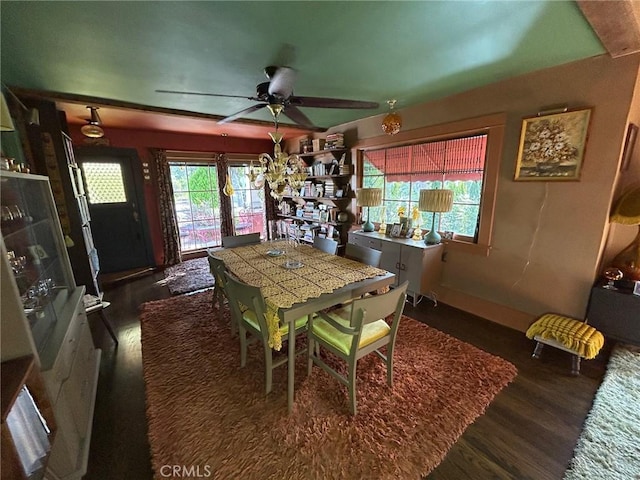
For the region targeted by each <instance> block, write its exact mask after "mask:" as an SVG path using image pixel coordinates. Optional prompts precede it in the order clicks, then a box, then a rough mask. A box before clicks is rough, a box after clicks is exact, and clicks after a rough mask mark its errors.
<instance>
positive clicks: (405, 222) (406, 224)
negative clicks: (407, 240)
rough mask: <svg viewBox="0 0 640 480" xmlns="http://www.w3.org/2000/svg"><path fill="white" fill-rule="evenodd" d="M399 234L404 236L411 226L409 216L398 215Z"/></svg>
mask: <svg viewBox="0 0 640 480" xmlns="http://www.w3.org/2000/svg"><path fill="white" fill-rule="evenodd" d="M400 227H401V228H400V236H401V237H406V236H407V232H408V231H409V228H411V220H410V219H409V217H400Z"/></svg>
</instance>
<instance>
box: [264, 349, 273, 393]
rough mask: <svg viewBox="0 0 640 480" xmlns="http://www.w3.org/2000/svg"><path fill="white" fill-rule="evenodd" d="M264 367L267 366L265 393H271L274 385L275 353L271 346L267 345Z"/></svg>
mask: <svg viewBox="0 0 640 480" xmlns="http://www.w3.org/2000/svg"><path fill="white" fill-rule="evenodd" d="M264 367H265V371H264V373H265V388H266V391H265V395H269V393H270V392H271V388H272V385H273V355H272V353H271V348H270V347H269V346H268V345H265V349H264Z"/></svg>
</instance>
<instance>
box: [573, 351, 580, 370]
mask: <svg viewBox="0 0 640 480" xmlns="http://www.w3.org/2000/svg"><path fill="white" fill-rule="evenodd" d="M571 375H580V356H579V355H572V356H571Z"/></svg>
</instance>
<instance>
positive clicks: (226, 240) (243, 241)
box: [222, 232, 260, 248]
mask: <svg viewBox="0 0 640 480" xmlns="http://www.w3.org/2000/svg"><path fill="white" fill-rule="evenodd" d="M256 243H260V233H258V232H255V233H246V234H244V235H229V236H226V237H222V246H223V247H225V248H232V247H239V246H241V245H253V244H256Z"/></svg>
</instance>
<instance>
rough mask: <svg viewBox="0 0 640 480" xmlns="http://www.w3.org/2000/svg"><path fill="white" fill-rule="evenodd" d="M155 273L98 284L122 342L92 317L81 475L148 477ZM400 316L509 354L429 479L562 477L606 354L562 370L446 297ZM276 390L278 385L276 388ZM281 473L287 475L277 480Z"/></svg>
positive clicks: (560, 355) (518, 337)
mask: <svg viewBox="0 0 640 480" xmlns="http://www.w3.org/2000/svg"><path fill="white" fill-rule="evenodd" d="M163 279H164V275H163V274H162V273H154V274H151V275H148V276H145V277H143V278H138V279H135V280H133V281H130V282H127V283H119V284H115V285H114V286H113V287H112V288H111V289H110V290H108V291H107V292H106V300H108V301H110V302H112V304H111V307H109V309H107V310H106V311H105V313H106V314H107V316H108V317H109V319H110V320H111V322H112V323H113V324H114V326H115V327H116V330H117V332H118V336H119V340H120V346H119V347H118V348H117V349H115V348H114V345H113V341H112V340H111V337H109V335H108V333H107V331H106V329H105V328H104V326H103V325H102V323H101V322H100V319H99V317H98V316H96V315H92V316H91V317H90V322H91V329H92V333H93V335H94V340H95V342H96V345H97V346H98V347H99V348H102V352H103V353H102V365H101V368H100V378H99V384H98V394H97V397H98V398H97V401H96V409H95V416H94V423H93V435H92V438H91V450H90V455H89V469H88V472H87V475H86V476H85V478H86V479H90V480H100V479H125V478H126V479H134V480H145V479H151V478H152V477H153V474H152V470H151V462H150V457H149V443H148V441H147V423H146V416H145V395H144V383H143V379H142V354H141V346H140V325H139V322H138V308H139V306H140V305H141V304H142V303H144V302H146V301H149V300H157V299H161V298H167V297H169V293H168V290H167V287H166V286H163V285H162V284H160V283H158V282H160V281H161V280H163ZM405 314H407V315H409V316H411V317H413V318H416V319H418V320H421V321H424V322H425V323H427V324H429V325H431V326H433V327H435V328H438V329H439V330H441V331H444V332H446V333H448V334H450V335H453V336H455V337H457V338H459V339H461V340H463V341H466V342H468V343H471V344H473V345H476V346H477V347H479V348H482V349H483V350H485V351H487V352H490V353H492V354H495V355H498V356H500V357H502V358H505V359H507V360H509V361H510V362H512V363H513V364H514V365H515V366H516V367H517V368H518V376H517V377H516V379H515V381H514V382H513V383H512V384H510V385H509V386H508V387H506V388H505V389H504V390H503V391H502V392H501V393H500V394H499V395H498V396H497V397H496V398H495V399H494V401H493V403H491V405H490V406H489V408H488V410H487V412H486V413H485V415H483V416H481V417H480V418H479V419H478V420H477V421H476V422H475V423H474V424H472V425H471V426H470V427H469V428H468V429H467V430H466V431H465V433H464V435H463V436H462V437H461V438H460V439H459V440H458V442H457V443H456V444H455V445H454V446H453V448H452V449H451V450H450V451H449V453H448V455H447V457H446V458H445V460H444V461H443V462H442V463H441V464H440V465H439V466H438V467H437V468H436V470H434V471H433V472H432V473H431V475H429V477H428V478H429V479H448V480H460V479H474V480H483V479H518V480H525V479H531V480H546V479H548V480H558V479H561V478H562V476H563V473H564V471H565V469H566V466H567V464H568V462H569V460H570V459H571V457H572V452H573V448H574V445H575V443H576V440H577V438H578V436H579V434H580V431H581V428H582V424H583V422H584V419H585V418H586V415H587V413H588V412H589V410H590V408H591V404H592V401H593V397H594V394H595V392H596V390H597V388H598V386H599V384H600V382H601V380H602V376H603V374H604V371H605V369H606V362H607V359H608V357H609V353H610V345H607V346H606V347H605V348H604V349H603V351H602V352H601V353H600V355H599V356H598V358H596V359H595V360H591V361H584V362H583V364H582V374H581V375H580V376H579V377H572V376H570V375H569V372H570V368H571V359H570V356H569V355H568V354H566V353H564V352H560V351H558V350H556V349H551V348H546V349H545V350H544V352H543V355H542V359H541V360H532V359H531V352H532V347H533V345H532V342H531V341H530V340H528V339H527V338H526V337H525V336H524V335H523V334H522V333H520V332H517V331H514V330H511V329H509V328H506V327H502V326H500V325H497V324H495V323H492V322H489V321H486V320H483V319H480V318H478V317H475V316H473V315H470V314H467V313H464V312H461V311H459V310H456V309H453V308H451V307H448V306H446V305H442V304H439V305H438V306H437V307H433V306H432V304H431V302H429V301H427V300H426V299H425V300H423V301H422V302H421V303H420V304H418V306H417V307H415V308H413V307H411V306H410V305H409V304H407V307H406V309H405ZM283 394H284V392H283ZM283 480H287V479H283Z"/></svg>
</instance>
